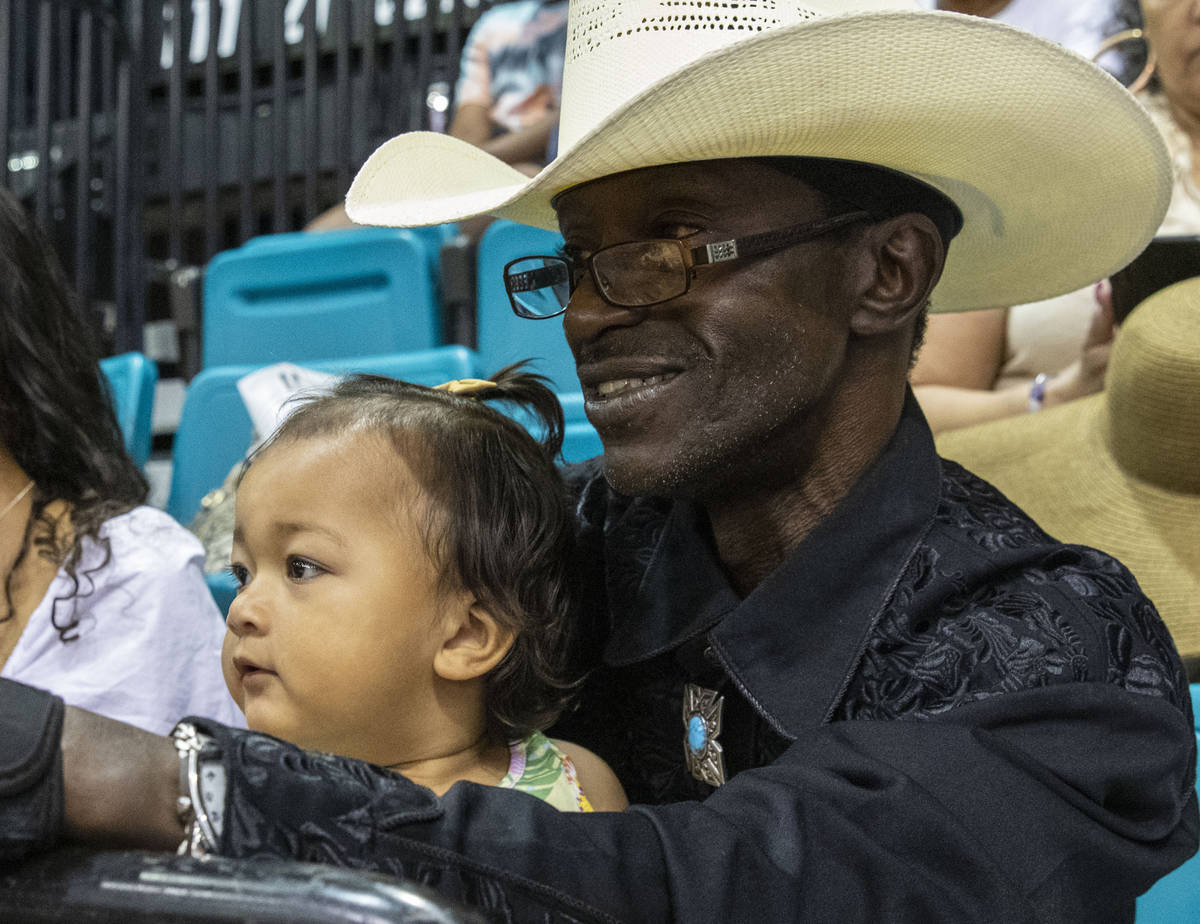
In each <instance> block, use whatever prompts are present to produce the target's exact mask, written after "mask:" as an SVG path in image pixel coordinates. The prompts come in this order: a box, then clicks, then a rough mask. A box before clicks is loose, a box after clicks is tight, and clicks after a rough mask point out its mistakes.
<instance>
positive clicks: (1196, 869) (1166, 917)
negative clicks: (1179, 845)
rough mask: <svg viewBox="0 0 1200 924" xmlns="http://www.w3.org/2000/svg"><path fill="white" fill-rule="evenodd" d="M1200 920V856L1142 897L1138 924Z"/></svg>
mask: <svg viewBox="0 0 1200 924" xmlns="http://www.w3.org/2000/svg"><path fill="white" fill-rule="evenodd" d="M1191 694H1192V713H1193V724H1194V726H1195V728H1194V731H1195V732H1196V745H1197V746H1198V747H1200V683H1193V684H1192V685H1191ZM1196 791H1197V794H1198V795H1200V782H1198V783H1197V789H1196ZM1197 921H1200V853H1198V854H1196V855H1195V856H1193V857H1192V858H1191V859H1189V860H1188V861H1187V862H1186V863H1184V864H1183V866H1181V867H1179V868H1178V869H1176V870H1174V871H1172V872H1171V873H1169V874H1167V875H1166V876H1164V877H1163V878H1162V879H1160V880H1159V881H1158V882H1156V883H1155V884H1154V885H1153V886H1151V887H1150V890H1149V891H1147V892H1146V894H1145V895H1142V896H1141V897H1140V898H1138V902H1137V924H1195V922H1197Z"/></svg>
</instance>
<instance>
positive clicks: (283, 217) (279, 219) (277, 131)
mask: <svg viewBox="0 0 1200 924" xmlns="http://www.w3.org/2000/svg"><path fill="white" fill-rule="evenodd" d="M284 2H285V0H275V4H274V6H273V11H274V13H275V16H274V22H275V28H274V29H272V30H271V62H272V66H271V77H272V80H273V81H274V86H273V87H272V91H273V92H272V104H271V119H272V122H271V127H272V129H273V132H272V139H271V140H272V148H273V151H272V153H273V159H272V166H273V167H274V170H273V171H272V174H273V177H272V179H273V192H274V200H275V201H274V208H273V212H274V215H273V219H274V220H273V224H272V226H273V227H274V229H275V231H276V233H278V232H280V231H286V230H288V218H287V211H288V209H287V180H288V143H287V142H288V139H287V125H288V94H287V85H288V72H287V66H288V65H287V45H285V44H284V40H283V10H284Z"/></svg>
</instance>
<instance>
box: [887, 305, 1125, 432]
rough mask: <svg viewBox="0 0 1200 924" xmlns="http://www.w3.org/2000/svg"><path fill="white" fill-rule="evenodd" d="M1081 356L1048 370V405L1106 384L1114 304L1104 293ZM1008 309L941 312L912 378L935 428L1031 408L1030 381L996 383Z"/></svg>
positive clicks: (933, 319) (933, 317) (968, 423)
mask: <svg viewBox="0 0 1200 924" xmlns="http://www.w3.org/2000/svg"><path fill="white" fill-rule="evenodd" d="M1097 301H1098V305H1097V308H1096V313H1095V315H1094V316H1093V318H1092V323H1091V326H1090V328H1089V330H1088V335H1087V338H1086V340H1085V341H1084V344H1083V347H1082V349H1081V350H1080V354H1079V359H1077V360H1076V361H1075V362H1073V363H1071V365H1069V366H1067V367H1066V368H1065V369H1061V370H1056V369H1049V370H1047V372H1048V373H1051V374H1052V377H1051V378H1050V379H1049V381H1048V382H1047V383H1046V390H1045V396H1044V399H1043V402H1042V406H1043V407H1054V406H1055V405H1058V404H1065V403H1066V402H1068V401H1073V400H1075V399H1076V398H1082V397H1085V396H1086V395H1090V394H1094V393H1095V392H1097V391H1099V390H1100V389H1101V388H1103V387H1104V373H1105V371H1106V370H1107V368H1108V354H1109V351H1110V350H1111V348H1112V339H1113V321H1112V303H1111V301H1110V300H1108V299H1106V298H1099V299H1097ZM1007 323H1008V309H1006V308H995V309H988V310H985V311H971V312H961V313H949V314H936V315H931V316H930V318H929V329H928V332H927V333H926V337H925V346H924V347H923V348H922V350H921V353H920V358H919V359H918V361H917V364H916V366H915V367H914V368H913V371H912V375H911V377H910V381H911V382H912V385H913V392H914V393H915V394H916V396H917V400H918V401H919V402H920V403H921V410H923V411H924V412H925V417H926V419H927V420H928V421H929V426H930V428H931V429H932V430H933V432H934V433H942V432H944V431H946V430H956V429H959V428H960V427H969V426H972V425H974V424H979V423H985V422H986V421H989V420H999V419H1001V418H1004V417H1015V416H1017V415H1019V414H1024V413H1027V412H1028V411H1029V402H1030V389H1029V387H1028V386H1026V385H1024V384H1018V385H1011V386H1008V387H1005V388H1000V389H995V390H993V386H994V384H995V382H996V379H997V377H998V376H999V374H1000V370H1001V368H1002V367H1003V364H1004V355H1005V345H1006V333H1005V332H1006V328H1007Z"/></svg>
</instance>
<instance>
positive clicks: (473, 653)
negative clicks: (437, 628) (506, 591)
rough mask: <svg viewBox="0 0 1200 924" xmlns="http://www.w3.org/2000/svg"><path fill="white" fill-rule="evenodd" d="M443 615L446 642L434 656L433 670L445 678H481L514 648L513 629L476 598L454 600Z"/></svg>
mask: <svg viewBox="0 0 1200 924" xmlns="http://www.w3.org/2000/svg"><path fill="white" fill-rule="evenodd" d="M444 618H445V623H444V631H445V635H444V636H443V638H444V641H443V642H442V647H441V648H439V649H438V651H437V654H435V655H434V658H433V670H434V673H436V674H437V675H438V676H439V677H441V678H442V679H443V680H474V679H475V678H476V677H482V676H483V675H484V674H486V673H487V672H488V671H490V670H491V669H492V668H493V667H495V666H496V665H497V664H499V663H500V659H501V658H503V657H504V656H505V655H506V654H508V649H509V648H511V647H512V643H513V633H512V630H510V629H505V628H504V627H503V626H501V625H500V623H499V622H497V621H496V619H495V617H494V616H492V614H491V612H490V611H489V610H488V609H487V608H486V607H485V606H484V605H483V604H482V603H480V602H479V601H478V600H476V599H474V597H467V598H466V599H465V600H462V601H455V603H454V605H453V606H452V607H451V608H450V610H449V611H448V612H447V613H446V614H445V616H444Z"/></svg>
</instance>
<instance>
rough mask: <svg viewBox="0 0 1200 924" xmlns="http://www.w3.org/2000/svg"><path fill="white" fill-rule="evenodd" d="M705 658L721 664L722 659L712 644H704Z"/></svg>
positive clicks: (710, 661)
mask: <svg viewBox="0 0 1200 924" xmlns="http://www.w3.org/2000/svg"><path fill="white" fill-rule="evenodd" d="M704 660H705V661H707V662H708V663H709V664H720V663H721V659H720V658H718V657H717V651H716V649H715V648H713V646H712V645H705V646H704Z"/></svg>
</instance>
